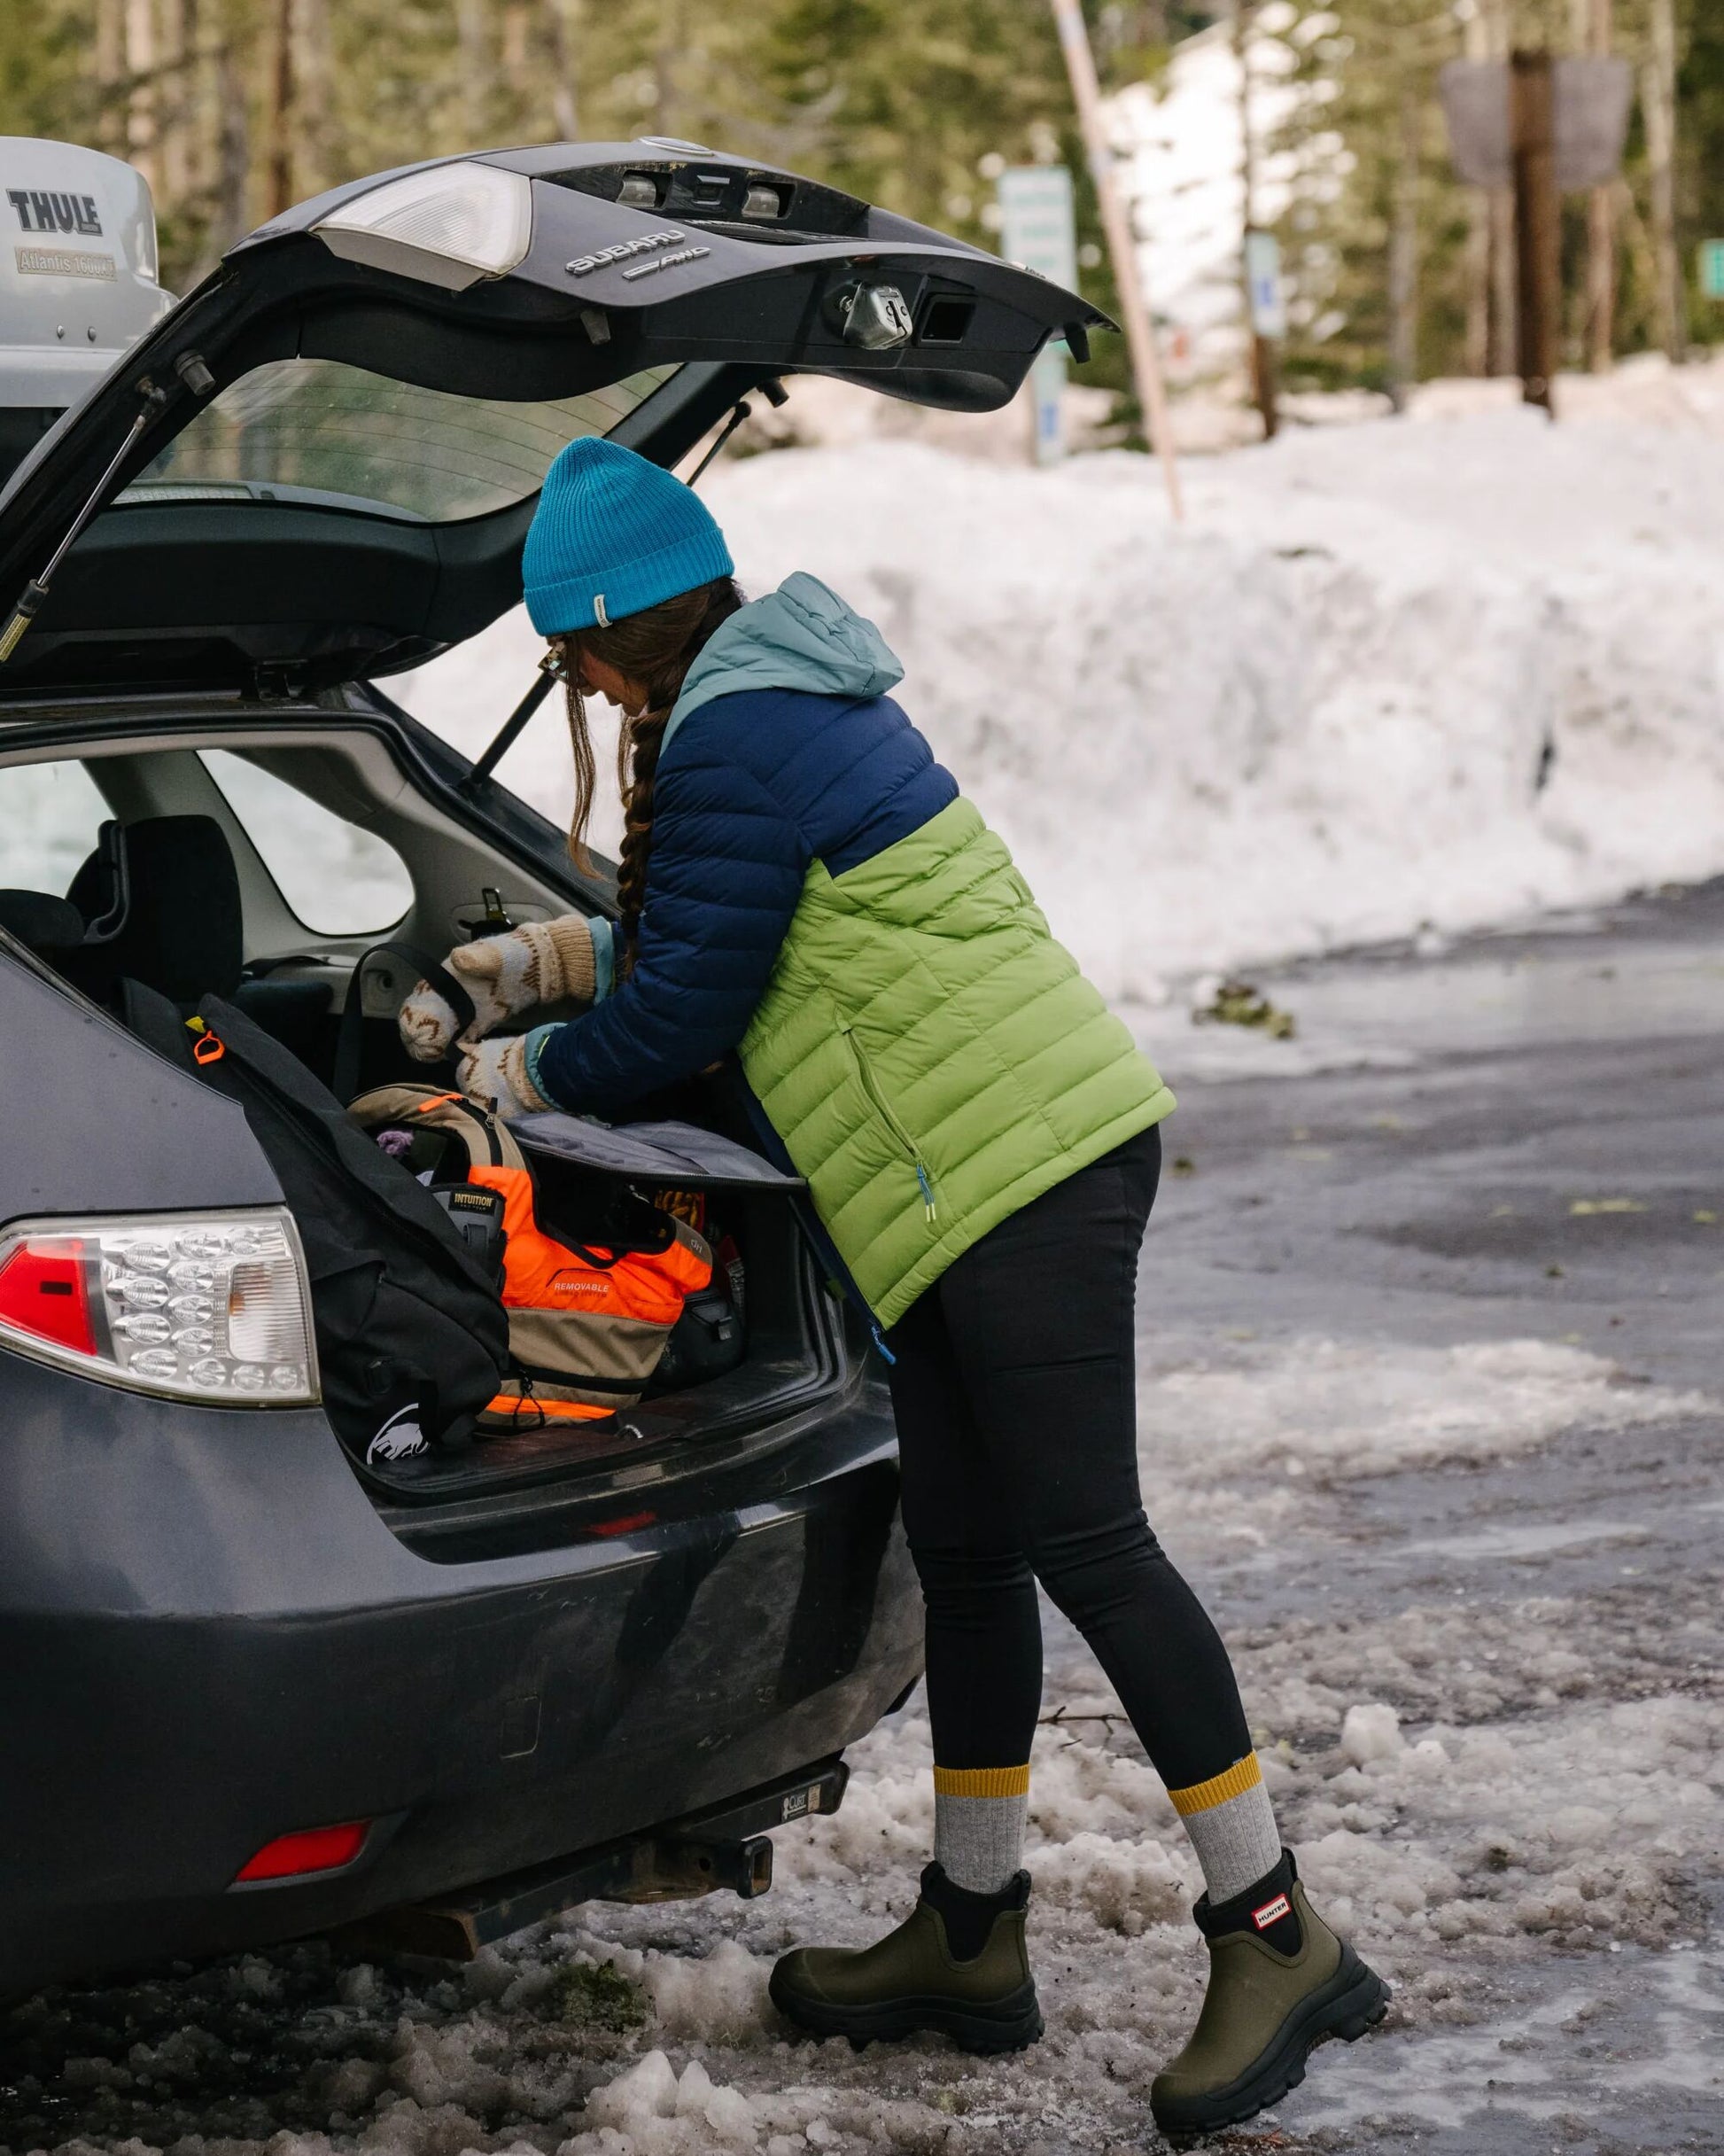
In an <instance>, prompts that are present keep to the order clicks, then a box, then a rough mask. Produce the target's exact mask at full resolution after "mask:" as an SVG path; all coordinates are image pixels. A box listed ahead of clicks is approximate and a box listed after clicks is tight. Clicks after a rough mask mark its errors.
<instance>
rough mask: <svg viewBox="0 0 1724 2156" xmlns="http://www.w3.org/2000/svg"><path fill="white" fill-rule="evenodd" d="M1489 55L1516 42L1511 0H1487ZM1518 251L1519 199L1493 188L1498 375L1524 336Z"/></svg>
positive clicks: (1493, 352) (1499, 54) (1512, 364)
mask: <svg viewBox="0 0 1724 2156" xmlns="http://www.w3.org/2000/svg"><path fill="white" fill-rule="evenodd" d="M1485 4H1486V9H1487V16H1486V27H1487V37H1488V45H1489V57H1490V58H1492V59H1496V60H1502V61H1503V62H1504V63H1505V64H1506V62H1507V60H1508V58H1509V52H1510V48H1511V46H1512V44H1513V43H1514V38H1513V28H1514V25H1513V19H1512V11H1511V8H1510V0H1485ZM1490 282H1491V293H1490V339H1489V343H1490V350H1489V355H1488V359H1487V368H1488V371H1489V372H1490V373H1492V374H1494V375H1503V374H1513V373H1514V372H1515V371H1516V368H1517V350H1518V343H1519V338H1520V326H1519V313H1518V307H1517V295H1518V268H1517V256H1516V251H1515V199H1514V190H1513V189H1512V188H1511V187H1494V188H1492V189H1491V191H1490Z"/></svg>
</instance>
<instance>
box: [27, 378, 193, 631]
mask: <svg viewBox="0 0 1724 2156" xmlns="http://www.w3.org/2000/svg"><path fill="white" fill-rule="evenodd" d="M176 371H177V372H178V374H179V376H180V378H181V380H182V381H183V382H184V383H185V384H186V385H187V386H188V387H189V388H190V389H191V390H192V391H193V393H195V394H197V395H200V396H201V395H203V394H204V393H205V388H206V385H207V386H208V387H211V388H213V387H214V379H213V377H212V376H211V375H210V372H209V370H208V369H207V368H206V366H205V365H204V363H203V362H202V361H201V360H200V359H199V358H198V355H197V354H196V353H195V352H182V354H180V358H179V363H178V367H177V369H176ZM199 377H202V378H201V380H200V379H199ZM137 387H138V394H139V395H140V396H141V397H142V398H143V400H144V403H143V408H142V409H141V410H140V411H139V413H138V415H137V417H136V419H134V420H133V422H132V424H131V425H130V426H129V427H128V428H127V430H126V439H125V440H124V441H122V442H121V443H120V447H119V448H117V449H116V450H115V451H114V453H113V456H112V457H111V458H110V459H109V461H108V466H107V469H106V471H104V472H103V474H102V476H101V478H100V479H97V482H96V485H95V486H94V487H92V488H91V490H90V495H89V501H87V502H85V503H84V505H83V507H82V509H81V510H79V511H78V513H77V515H76V516H75V517H74V518H73V519H72V523H71V525H70V528H69V529H68V530H67V532H66V536H65V538H64V539H62V540H61V541H60V543H59V545H58V547H56V548H55V549H54V551H53V555H52V557H50V561H49V564H48V566H47V567H46V568H45V569H44V570H43V572H42V574H41V575H40V576H36V577H32V578H31V579H30V581H29V582H28V583H27V585H26V586H25V587H24V589H23V592H22V593H21V594H20V595H19V602H18V604H17V605H16V606H15V607H13V609H12V619H11V620H10V621H9V622H8V623H7V624H6V627H5V629H4V633H0V665H4V664H5V662H6V661H7V660H8V659H9V658H11V657H12V653H13V652H14V651H16V650H17V649H18V646H19V642H20V640H21V639H22V637H23V634H24V632H25V630H26V629H27V628H28V627H29V626H30V624H31V623H32V622H33V621H34V620H35V618H36V616H37V614H38V613H40V612H41V611H42V603H43V600H44V599H45V598H46V597H47V596H48V587H49V586H50V584H51V583H52V582H53V580H54V572H55V571H56V570H57V569H58V567H59V565H60V564H61V563H62V562H63V561H64V560H65V559H66V556H67V555H68V554H69V553H70V552H71V550H72V549H73V547H74V544H75V543H76V541H77V539H78V535H79V533H81V532H82V530H83V528H84V526H85V525H87V524H88V523H89V520H90V518H92V517H93V516H94V515H95V514H96V512H97V510H98V509H99V508H100V507H101V506H102V501H103V497H104V496H105V494H106V493H107V491H108V488H109V486H110V485H111V484H112V483H113V479H114V476H115V474H116V473H117V472H118V471H119V470H120V466H121V465H122V464H123V463H125V461H126V459H127V458H128V456H129V455H131V453H132V448H133V445H134V444H135V443H136V440H137V438H138V436H139V435H140V434H142V433H143V432H144V429H145V427H147V426H148V425H149V424H151V421H152V420H154V419H156V418H158V417H159V416H160V413H161V409H162V407H163V406H164V405H165V404H166V403H167V391H166V390H165V389H162V388H160V387H159V386H158V385H157V384H155V383H154V382H152V381H151V378H150V377H149V376H148V375H147V374H146V375H145V376H144V378H143V380H142V381H141V382H140V383H139V384H138V385H137Z"/></svg>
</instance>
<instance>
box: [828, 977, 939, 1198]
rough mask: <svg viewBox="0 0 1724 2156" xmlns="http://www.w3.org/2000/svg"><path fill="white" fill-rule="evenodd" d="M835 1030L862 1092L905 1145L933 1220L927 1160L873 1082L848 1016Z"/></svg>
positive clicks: (931, 1182)
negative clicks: (838, 1034) (840, 1037)
mask: <svg viewBox="0 0 1724 2156" xmlns="http://www.w3.org/2000/svg"><path fill="white" fill-rule="evenodd" d="M838 1031H840V1032H841V1033H842V1034H843V1037H844V1040H845V1042H846V1044H847V1045H848V1047H849V1048H850V1060H851V1061H852V1062H854V1063H855V1065H856V1075H857V1078H858V1081H859V1082H860V1084H861V1087H862V1090H863V1092H864V1093H866V1094H867V1096H868V1098H869V1100H870V1101H873V1102H874V1108H875V1109H876V1111H877V1112H878V1114H879V1116H880V1119H881V1122H882V1123H883V1124H884V1125H886V1127H887V1129H888V1130H889V1131H890V1132H891V1133H892V1135H893V1137H894V1138H896V1139H897V1141H898V1143H899V1144H900V1145H901V1146H902V1147H903V1148H904V1150H905V1156H907V1158H908V1160H909V1162H910V1165H911V1166H912V1168H913V1169H914V1170H915V1171H916V1181H917V1183H918V1185H919V1186H920V1189H921V1194H922V1216H923V1218H925V1219H926V1220H928V1222H930V1223H932V1222H933V1221H935V1220H936V1219H937V1218H939V1212H940V1209H939V1206H938V1204H937V1203H936V1200H935V1196H934V1179H933V1177H932V1176H931V1175H930V1174H929V1173H928V1164H927V1162H926V1161H925V1160H923V1158H922V1155H921V1148H920V1146H919V1145H918V1144H917V1143H916V1141H915V1140H914V1139H913V1138H912V1136H911V1135H910V1133H909V1132H908V1131H906V1130H905V1127H904V1125H903V1124H901V1123H900V1122H899V1121H898V1119H897V1116H896V1115H895V1114H894V1113H893V1112H892V1107H891V1103H890V1102H889V1101H888V1100H887V1098H886V1096H885V1094H883V1093H881V1090H880V1087H879V1086H877V1085H876V1084H875V1083H874V1072H873V1070H871V1069H870V1068H869V1064H868V1059H867V1057H866V1055H864V1053H863V1051H862V1044H861V1042H860V1041H859V1040H858V1039H857V1038H856V1029H855V1027H854V1026H853V1025H852V1024H851V1023H850V1020H849V1019H848V1018H840V1019H839V1021H838Z"/></svg>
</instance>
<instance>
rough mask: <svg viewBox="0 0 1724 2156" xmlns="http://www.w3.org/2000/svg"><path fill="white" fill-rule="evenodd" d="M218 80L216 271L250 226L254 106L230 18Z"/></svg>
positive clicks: (210, 241) (209, 243)
mask: <svg viewBox="0 0 1724 2156" xmlns="http://www.w3.org/2000/svg"><path fill="white" fill-rule="evenodd" d="M215 79H216V91H217V106H216V109H217V111H218V112H219V113H220V114H221V121H220V124H219V131H218V134H217V136H216V173H215V206H214V214H212V216H211V219H210V229H209V234H208V237H207V239H206V252H207V258H208V259H207V261H206V264H205V267H206V269H207V268H210V267H213V266H214V263H215V262H216V261H219V260H220V259H221V256H222V255H223V254H224V253H226V252H227V250H228V249H229V247H230V246H232V245H233V244H234V242H235V241H236V240H237V239H240V238H243V237H245V234H246V233H247V232H248V231H249V230H251V225H252V206H251V194H250V183H251V175H252V126H251V103H250V99H249V97H248V94H247V92H248V85H247V83H246V81H245V65H244V61H243V58H242V56H241V54H240V52H239V51H238V50H237V47H236V45H235V43H234V27H233V22H232V19H231V17H229V19H227V20H226V21H225V22H224V23H223V25H222V37H221V49H220V51H219V52H218V53H217V55H216V61H215Z"/></svg>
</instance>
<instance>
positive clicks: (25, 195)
mask: <svg viewBox="0 0 1724 2156" xmlns="http://www.w3.org/2000/svg"><path fill="white" fill-rule="evenodd" d="M6 199H7V201H8V202H10V203H11V204H12V214H13V216H15V217H16V218H17V220H18V229H19V231H20V232H44V233H46V232H63V233H66V235H68V236H69V237H74V238H78V239H100V238H101V237H102V214H101V212H100V211H99V210H98V209H97V206H96V198H95V196H94V195H62V194H53V193H50V192H49V191H46V190H44V189H42V188H32V187H9V188H8V189H7V190H6Z"/></svg>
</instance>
